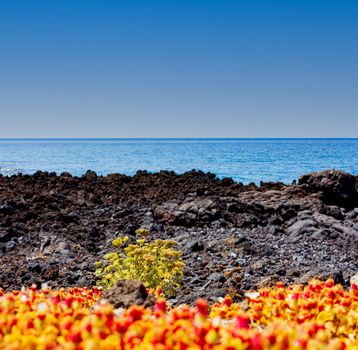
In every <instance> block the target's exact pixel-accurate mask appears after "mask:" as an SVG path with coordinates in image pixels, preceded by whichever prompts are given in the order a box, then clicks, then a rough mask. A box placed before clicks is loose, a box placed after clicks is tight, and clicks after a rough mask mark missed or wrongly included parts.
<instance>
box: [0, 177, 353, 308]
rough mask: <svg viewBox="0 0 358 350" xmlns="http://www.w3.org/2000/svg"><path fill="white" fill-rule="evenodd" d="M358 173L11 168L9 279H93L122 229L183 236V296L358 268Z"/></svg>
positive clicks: (2, 212) (1, 273)
mask: <svg viewBox="0 0 358 350" xmlns="http://www.w3.org/2000/svg"><path fill="white" fill-rule="evenodd" d="M357 185H358V177H355V176H353V175H350V174H346V173H343V172H339V171H336V170H327V171H324V172H321V173H313V174H308V175H304V176H302V177H300V178H299V179H298V182H297V184H292V185H290V186H286V185H284V184H282V183H261V185H260V186H255V185H254V184H250V185H247V186H244V185H242V184H238V183H235V182H234V181H233V180H231V179H222V180H220V179H217V178H216V177H215V175H213V174H205V173H202V172H198V171H191V172H188V173H185V174H183V175H176V174H175V173H173V172H160V173H155V174H149V173H147V172H138V173H137V174H136V175H135V176H133V177H130V176H125V175H119V174H114V175H108V176H105V177H102V176H97V175H96V174H95V173H93V172H90V171H89V172H87V173H86V174H85V175H84V176H82V177H73V176H71V175H70V174H67V173H64V174H61V175H56V174H54V173H46V172H37V173H35V174H34V175H16V176H11V177H5V176H0V252H1V254H0V287H2V288H4V289H17V288H21V287H22V286H24V285H25V286H28V285H30V284H32V283H37V284H41V283H43V282H47V283H48V284H49V285H50V286H52V287H54V288H56V287H67V286H74V285H76V286H93V285H94V284H95V280H94V271H95V265H94V262H95V261H97V260H99V259H100V258H101V257H102V256H103V255H104V254H105V253H106V252H108V251H109V250H111V249H112V247H111V241H112V240H113V239H114V238H115V237H117V236H119V235H129V236H130V237H133V238H132V239H133V240H134V238H135V237H134V236H135V230H136V229H137V228H140V227H145V228H148V229H149V230H150V231H151V237H153V238H165V239H174V240H176V241H178V243H179V248H180V249H181V250H182V251H183V256H184V262H185V264H186V268H185V277H184V281H183V287H182V288H181V289H180V290H178V293H177V295H176V296H175V299H174V300H172V302H174V303H175V302H188V303H191V302H192V301H193V300H195V299H197V298H198V297H205V298H207V299H208V300H212V301H213V300H216V299H217V298H218V297H220V296H224V295H225V294H227V293H228V292H229V293H234V292H237V295H238V297H240V294H242V293H243V292H244V291H245V290H248V289H252V288H257V287H262V286H268V285H271V284H273V283H275V282H276V281H277V280H281V281H284V282H285V283H292V282H306V281H307V280H308V279H310V278H312V277H321V278H327V277H333V278H334V279H335V280H336V282H339V283H343V284H344V285H348V283H349V279H350V278H351V277H352V276H353V275H354V274H355V273H357V272H358V194H357Z"/></svg>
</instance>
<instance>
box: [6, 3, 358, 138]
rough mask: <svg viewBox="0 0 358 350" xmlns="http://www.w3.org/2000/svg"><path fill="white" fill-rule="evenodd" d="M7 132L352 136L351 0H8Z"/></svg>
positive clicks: (356, 19)
mask: <svg viewBox="0 0 358 350" xmlns="http://www.w3.org/2000/svg"><path fill="white" fill-rule="evenodd" d="M0 122H1V126H0V137H358V1H357V0H352V1H348V0H322V1H321V0H307V1H300V0H290V1H288V0H287V1H279V0H277V1H273V0H271V1H270V0H232V1H229V0H222V1H219V0H217V1H212V0H202V1H199V0H190V1H185V0H178V1H176V0H166V1H164V0H163V1H159V0H158V1H154V0H153V1H151V0H127V1H124V0H123V1H121V0H87V1H85V0H27V1H25V0H24V1H20V0H0Z"/></svg>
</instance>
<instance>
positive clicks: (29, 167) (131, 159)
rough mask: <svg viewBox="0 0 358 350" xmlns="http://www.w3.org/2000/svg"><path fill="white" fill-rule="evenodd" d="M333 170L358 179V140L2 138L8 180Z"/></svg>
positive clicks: (279, 175)
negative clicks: (39, 174) (53, 175)
mask: <svg viewBox="0 0 358 350" xmlns="http://www.w3.org/2000/svg"><path fill="white" fill-rule="evenodd" d="M328 168H336V169H340V170H343V171H347V172H349V173H352V174H354V175H358V139H0V173H2V174H4V175H12V174H15V173H18V172H21V173H30V174H31V173H34V172H35V171H37V170H46V171H55V172H57V173H61V172H64V171H66V172H69V173H71V174H73V175H82V174H83V173H85V172H86V171H87V170H88V169H91V170H94V171H96V172H97V173H98V174H101V175H106V174H109V173H123V174H128V175H133V174H135V173H136V171H137V170H147V171H150V172H155V171H159V170H174V171H176V172H178V173H183V172H185V171H188V170H192V169H199V170H203V171H205V172H207V171H210V172H213V173H215V174H216V175H217V176H218V177H221V178H222V177H232V178H233V179H235V180H236V181H241V182H243V183H248V182H250V181H254V182H256V183H259V182H260V180H262V181H282V182H285V183H291V182H292V180H294V179H297V178H298V176H300V175H303V174H305V173H309V172H312V171H319V170H323V169H328Z"/></svg>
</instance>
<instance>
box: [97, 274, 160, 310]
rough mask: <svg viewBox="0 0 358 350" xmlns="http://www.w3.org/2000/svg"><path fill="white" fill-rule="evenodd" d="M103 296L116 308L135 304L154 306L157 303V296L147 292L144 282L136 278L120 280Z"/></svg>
mask: <svg viewBox="0 0 358 350" xmlns="http://www.w3.org/2000/svg"><path fill="white" fill-rule="evenodd" d="M103 298H104V299H106V300H108V301H109V302H110V303H111V304H112V305H113V306H114V307H115V308H119V307H123V308H128V307H129V306H131V305H133V304H135V305H143V306H144V307H152V306H154V304H155V297H154V296H153V295H151V294H148V293H147V290H146V288H145V287H144V285H143V283H142V282H140V281H135V280H120V281H118V282H117V284H116V285H115V286H114V287H112V288H110V289H109V290H107V291H106V292H105V293H104V295H103Z"/></svg>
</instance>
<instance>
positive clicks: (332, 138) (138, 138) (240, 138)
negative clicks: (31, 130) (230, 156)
mask: <svg viewBox="0 0 358 350" xmlns="http://www.w3.org/2000/svg"><path fill="white" fill-rule="evenodd" d="M0 140H9V141H11V140H358V137H0Z"/></svg>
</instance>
